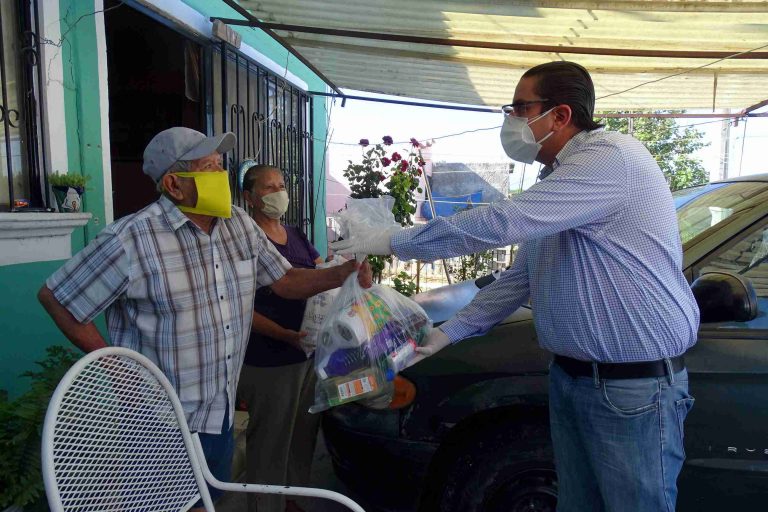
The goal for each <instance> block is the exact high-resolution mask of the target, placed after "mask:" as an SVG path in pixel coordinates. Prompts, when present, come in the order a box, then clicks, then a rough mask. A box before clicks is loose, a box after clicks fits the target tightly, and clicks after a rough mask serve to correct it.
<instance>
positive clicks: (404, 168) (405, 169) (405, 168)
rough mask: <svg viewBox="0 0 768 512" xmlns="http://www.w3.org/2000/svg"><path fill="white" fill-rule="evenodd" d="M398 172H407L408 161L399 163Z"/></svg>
mask: <svg viewBox="0 0 768 512" xmlns="http://www.w3.org/2000/svg"><path fill="white" fill-rule="evenodd" d="M400 170H401V171H403V172H405V171H407V170H408V161H407V160H402V161H401V162H400Z"/></svg>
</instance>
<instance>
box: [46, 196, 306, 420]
mask: <svg viewBox="0 0 768 512" xmlns="http://www.w3.org/2000/svg"><path fill="white" fill-rule="evenodd" d="M290 268H291V266H290V264H289V263H288V262H287V261H286V260H285V259H284V258H283V257H282V256H281V255H280V254H279V253H278V252H277V251H276V250H275V249H274V247H273V246H272V244H271V243H269V241H268V240H267V238H266V236H265V235H264V233H263V231H262V230H261V229H260V228H259V227H258V226H257V225H256V223H255V222H254V221H253V219H251V218H250V217H249V216H248V214H247V213H245V212H244V211H243V210H242V209H240V208H237V207H235V206H233V207H232V217H231V218H229V219H221V218H220V219H216V221H215V223H214V226H213V230H212V231H211V233H210V235H209V234H207V233H205V232H204V231H202V230H201V229H200V228H199V227H198V226H197V225H195V224H194V223H193V222H192V221H191V220H190V219H189V218H188V217H187V216H186V215H184V213H182V212H181V211H180V210H179V209H178V208H177V207H176V206H175V205H174V204H173V203H172V202H171V201H170V200H169V199H168V198H166V197H161V198H160V199H159V200H158V201H156V202H154V203H152V204H151V205H149V206H147V207H146V208H144V209H143V210H141V211H140V212H138V213H135V214H133V215H129V216H127V217H124V218H122V219H120V220H118V221H116V222H114V223H113V224H111V225H109V226H107V227H106V228H105V229H104V230H103V231H102V232H101V233H100V234H99V235H98V236H97V237H96V239H95V240H93V242H91V243H90V244H89V245H88V246H87V247H85V248H84V249H83V250H82V251H80V252H79V253H78V254H76V255H75V256H74V257H73V258H72V259H71V260H69V261H68V262H67V263H66V264H65V265H64V266H63V267H61V268H60V269H59V270H58V271H56V272H55V273H54V274H53V275H52V276H51V277H49V278H48V280H47V282H46V285H47V286H48V288H49V289H50V290H51V291H52V292H53V294H54V296H55V297H56V299H57V300H58V301H59V302H60V303H61V304H62V305H63V306H64V307H65V308H67V310H69V312H70V313H72V315H73V316H74V317H75V318H76V319H77V320H78V321H79V322H82V323H88V322H90V321H92V320H93V319H94V317H96V316H97V315H98V314H99V313H101V312H102V311H104V310H106V319H107V326H108V330H109V336H110V339H111V342H112V344H113V345H117V346H121V347H127V348H130V349H133V350H136V351H137V352H140V353H142V354H144V355H145V356H147V357H148V358H149V359H151V360H152V361H153V362H154V363H156V364H157V365H158V366H159V367H160V369H161V370H162V371H163V372H164V373H165V375H166V376H167V377H168V379H169V380H170V382H171V384H172V385H173V387H174V388H175V390H176V393H177V394H178V395H179V399H180V400H181V404H182V406H183V408H184V412H185V413H186V415H187V421H188V422H189V426H190V429H191V430H193V431H199V432H204V433H210V434H217V433H221V432H222V426H223V422H224V418H225V413H226V412H227V410H228V411H229V416H228V417H229V422H230V425H231V422H232V419H233V417H234V414H233V408H234V400H235V390H236V389H237V381H238V376H239V374H240V367H241V366H242V362H243V357H244V355H245V348H246V345H247V343H248V337H249V334H250V332H251V322H252V319H253V300H254V293H255V290H256V288H258V287H261V286H268V285H270V284H272V283H273V282H274V281H276V280H278V279H280V278H281V277H282V276H283V275H284V274H285V272H286V271H287V270H288V269H290ZM224 427H228V426H224Z"/></svg>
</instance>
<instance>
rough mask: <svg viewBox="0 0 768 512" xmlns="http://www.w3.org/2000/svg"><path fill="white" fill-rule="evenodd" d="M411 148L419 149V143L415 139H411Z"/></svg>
mask: <svg viewBox="0 0 768 512" xmlns="http://www.w3.org/2000/svg"><path fill="white" fill-rule="evenodd" d="M411 146H413V147H415V148H417V147H419V141H417V140H416V138H415V137H411Z"/></svg>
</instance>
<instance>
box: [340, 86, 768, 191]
mask: <svg viewBox="0 0 768 512" xmlns="http://www.w3.org/2000/svg"><path fill="white" fill-rule="evenodd" d="M345 92H346V93H347V94H351V95H359V96H371V97H380V98H391V97H389V96H382V95H375V94H369V93H363V92H359V91H351V90H345ZM394 99H399V100H403V99H407V98H400V97H397V98H394ZM413 101H419V100H413ZM763 110H766V109H763ZM501 122H502V114H501V113H479V112H462V111H456V110H445V109H437V108H426V107H413V106H404V105H391V104H385V103H374V102H369V101H359V100H347V102H346V106H345V107H342V106H341V101H340V100H335V102H334V104H333V105H332V107H331V109H330V124H329V134H330V143H329V146H328V160H327V170H326V171H327V174H328V175H329V176H330V177H331V178H332V179H335V180H337V181H341V182H345V180H344V178H343V176H342V171H343V169H344V168H345V167H346V166H347V164H348V160H350V159H351V160H353V161H354V162H359V161H360V159H361V148H360V146H359V145H358V141H359V140H360V139H362V138H366V139H368V140H369V141H370V142H371V143H372V144H375V143H377V142H380V141H381V137H383V136H385V135H389V136H391V137H392V138H393V139H394V140H395V144H394V145H393V146H392V149H399V148H402V149H407V148H408V147H409V146H410V144H409V143H408V141H409V140H410V138H411V137H415V138H416V139H418V140H419V141H426V140H430V139H435V141H434V144H433V146H432V159H433V161H435V162H439V161H445V162H463V163H471V162H505V163H508V162H509V161H510V160H509V158H508V157H507V156H506V155H505V154H504V151H503V150H502V148H501V144H500V143H499V129H500V126H501ZM678 123H679V124H681V125H682V124H686V125H693V124H695V125H697V126H696V128H697V129H698V130H700V131H702V132H703V133H704V142H706V143H708V144H709V145H708V146H707V147H705V148H703V149H701V150H700V151H699V152H698V153H697V156H698V157H699V158H700V159H701V161H702V163H703V164H704V167H705V169H706V170H707V171H708V172H709V173H710V176H712V179H713V180H716V179H717V176H718V173H719V169H720V158H721V146H722V144H721V137H722V135H721V132H722V127H723V122H722V120H715V119H684V120H682V119H681V120H678ZM745 125H746V131H745ZM472 130H478V131H475V132H471V131H472ZM462 132H465V133H462ZM466 132H471V133H466ZM459 133H462V134H461V135H454V136H449V137H446V136H448V135H453V134H459ZM398 142H399V143H400V144H398ZM766 142H768V118H750V119H748V120H747V121H746V123H745V122H744V121H743V120H739V122H738V124H737V126H735V127H732V128H731V142H730V148H731V152H730V154H731V162H730V172H729V176H739V175H749V174H757V173H761V172H768V162H767V161H766V158H765V156H764V149H763V147H764V145H765V144H766ZM742 154H743V159H742V158H741V156H742ZM537 169H538V164H533V168H531V166H523V165H521V164H518V165H516V168H515V172H514V173H513V174H512V176H511V177H510V182H511V184H510V185H511V186H512V187H515V184H516V183H520V181H521V180H523V183H524V188H527V186H530V185H531V184H532V183H533V182H534V180H535V176H536V174H537V173H538V171H537ZM523 171H525V172H524V173H523Z"/></svg>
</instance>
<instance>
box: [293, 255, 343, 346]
mask: <svg viewBox="0 0 768 512" xmlns="http://www.w3.org/2000/svg"><path fill="white" fill-rule="evenodd" d="M346 261H347V260H346V259H344V258H342V257H341V256H338V255H335V256H334V257H333V259H332V260H331V261H326V262H324V263H318V264H317V266H316V267H315V268H330V267H336V266H339V265H343V264H344V263H345V262H346ZM340 289H341V288H332V289H330V290H326V291H324V292H320V293H318V294H317V295H313V296H312V297H310V298H308V299H307V305H306V308H305V309H304V317H303V319H302V320H301V328H300V329H299V330H300V331H303V332H306V333H307V335H306V336H304V337H303V338H302V339H301V348H302V349H303V350H304V353H305V354H307V357H309V356H311V355H312V354H313V353H314V352H315V349H316V348H317V338H318V336H319V335H320V327H322V325H323V320H325V317H326V316H328V311H329V310H330V309H331V305H332V304H333V301H334V299H335V298H336V295H338V293H339V290H340Z"/></svg>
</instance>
